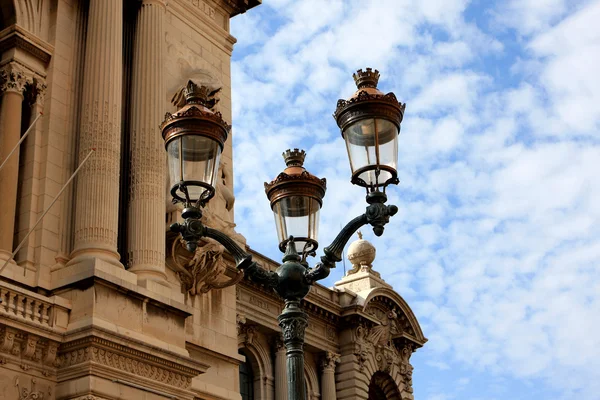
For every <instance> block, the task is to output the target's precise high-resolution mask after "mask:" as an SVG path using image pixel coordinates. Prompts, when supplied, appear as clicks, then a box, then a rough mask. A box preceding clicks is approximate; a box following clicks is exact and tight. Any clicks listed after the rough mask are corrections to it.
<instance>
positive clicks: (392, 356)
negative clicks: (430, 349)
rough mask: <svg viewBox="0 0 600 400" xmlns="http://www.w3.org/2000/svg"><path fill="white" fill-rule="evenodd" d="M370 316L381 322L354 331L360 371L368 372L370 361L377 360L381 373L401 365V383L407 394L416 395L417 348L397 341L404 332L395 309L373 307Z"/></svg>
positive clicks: (368, 310)
mask: <svg viewBox="0 0 600 400" xmlns="http://www.w3.org/2000/svg"><path fill="white" fill-rule="evenodd" d="M367 313H368V314H370V315H372V316H373V317H375V318H377V319H378V320H379V321H380V323H379V324H378V325H376V326H374V327H372V328H370V329H369V328H367V327H365V326H363V325H359V326H358V327H357V328H356V330H355V332H354V343H355V347H354V355H355V356H356V360H357V363H358V365H359V369H360V371H364V369H365V365H366V361H367V360H368V359H369V357H371V356H372V357H373V359H374V361H375V365H376V367H377V370H378V371H382V372H385V373H388V374H389V373H391V372H392V367H393V366H394V365H397V366H398V370H399V375H400V376H399V378H400V381H401V382H402V383H403V384H404V389H403V390H404V391H406V392H408V393H412V391H413V389H412V371H413V367H412V365H411V364H410V356H411V355H412V353H413V351H414V350H415V345H414V344H412V343H410V342H409V341H407V340H397V341H395V340H394V337H395V336H397V335H399V334H400V333H401V332H402V330H401V328H400V325H399V323H398V320H399V318H398V315H397V313H396V312H395V311H394V310H389V309H388V310H383V309H381V308H380V307H370V308H368V309H367Z"/></svg>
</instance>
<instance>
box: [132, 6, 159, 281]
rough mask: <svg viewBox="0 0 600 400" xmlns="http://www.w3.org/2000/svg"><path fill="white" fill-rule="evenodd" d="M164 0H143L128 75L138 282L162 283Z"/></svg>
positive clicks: (134, 263) (134, 264) (134, 269)
mask: <svg viewBox="0 0 600 400" xmlns="http://www.w3.org/2000/svg"><path fill="white" fill-rule="evenodd" d="M164 18H165V4H164V2H163V1H160V0H142V1H141V4H140V8H139V11H138V15H137V24H136V32H135V48H134V56H133V70H134V71H135V73H134V74H132V79H133V82H132V94H131V105H132V120H131V132H130V138H131V142H130V143H131V154H130V160H131V164H130V166H131V169H130V174H131V179H130V182H129V184H130V186H129V188H130V190H129V212H128V218H129V221H128V226H129V229H128V232H129V234H128V239H127V241H128V243H127V248H128V261H127V264H128V268H129V271H131V272H135V273H136V274H137V275H138V280H142V281H143V280H154V281H159V282H165V281H166V275H165V227H164V214H165V205H164V204H165V201H164V181H165V177H164V176H165V152H164V149H163V146H164V142H163V140H162V137H161V133H160V130H159V125H160V123H161V122H162V117H163V114H164V105H163V103H164V99H165V88H164V79H163V76H164V71H163V65H164V63H163V41H164V39H163V34H164V32H163V31H164Z"/></svg>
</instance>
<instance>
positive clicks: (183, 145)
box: [167, 135, 221, 200]
mask: <svg viewBox="0 0 600 400" xmlns="http://www.w3.org/2000/svg"><path fill="white" fill-rule="evenodd" d="M167 156H168V162H169V177H170V183H171V187H173V185H175V184H177V183H179V182H181V181H200V182H203V183H206V184H209V185H211V186H212V187H214V184H215V181H216V177H217V173H218V169H219V159H220V156H221V147H220V146H219V143H217V142H216V141H214V140H212V139H209V138H206V137H203V136H197V135H188V136H180V137H178V138H176V139H173V140H172V141H171V142H169V144H168V145H167ZM204 191H205V189H204V188H202V187H201V186H193V185H190V186H188V192H189V194H190V198H191V199H192V200H196V199H198V198H200V196H201V195H202V193H203V192H204Z"/></svg>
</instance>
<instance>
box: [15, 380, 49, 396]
mask: <svg viewBox="0 0 600 400" xmlns="http://www.w3.org/2000/svg"><path fill="white" fill-rule="evenodd" d="M35 383H36V382H35V379H31V389H27V388H26V387H23V388H22V387H21V386H20V381H19V377H16V378H15V386H16V388H17V392H19V400H44V393H42V392H40V391H36V390H35Z"/></svg>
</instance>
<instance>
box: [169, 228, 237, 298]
mask: <svg viewBox="0 0 600 400" xmlns="http://www.w3.org/2000/svg"><path fill="white" fill-rule="evenodd" d="M224 251H225V248H224V247H223V246H221V245H220V244H218V243H217V242H215V241H213V240H210V239H207V242H206V244H205V245H203V246H198V248H196V251H195V252H194V253H190V252H188V251H187V250H186V249H185V247H184V242H182V240H181V239H176V240H174V241H173V246H172V248H171V260H172V265H173V266H174V268H175V270H176V273H177V276H178V277H179V280H180V281H181V285H182V287H183V290H185V291H186V292H187V293H189V294H190V295H192V296H195V295H197V294H203V293H207V292H209V291H210V290H211V289H223V288H225V287H228V286H232V285H235V284H236V283H238V282H239V281H240V280H242V278H243V277H244V273H243V272H242V271H235V275H234V276H233V277H232V278H228V277H227V276H226V275H225V273H226V271H227V264H226V262H225V260H224V259H223V252H224Z"/></svg>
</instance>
